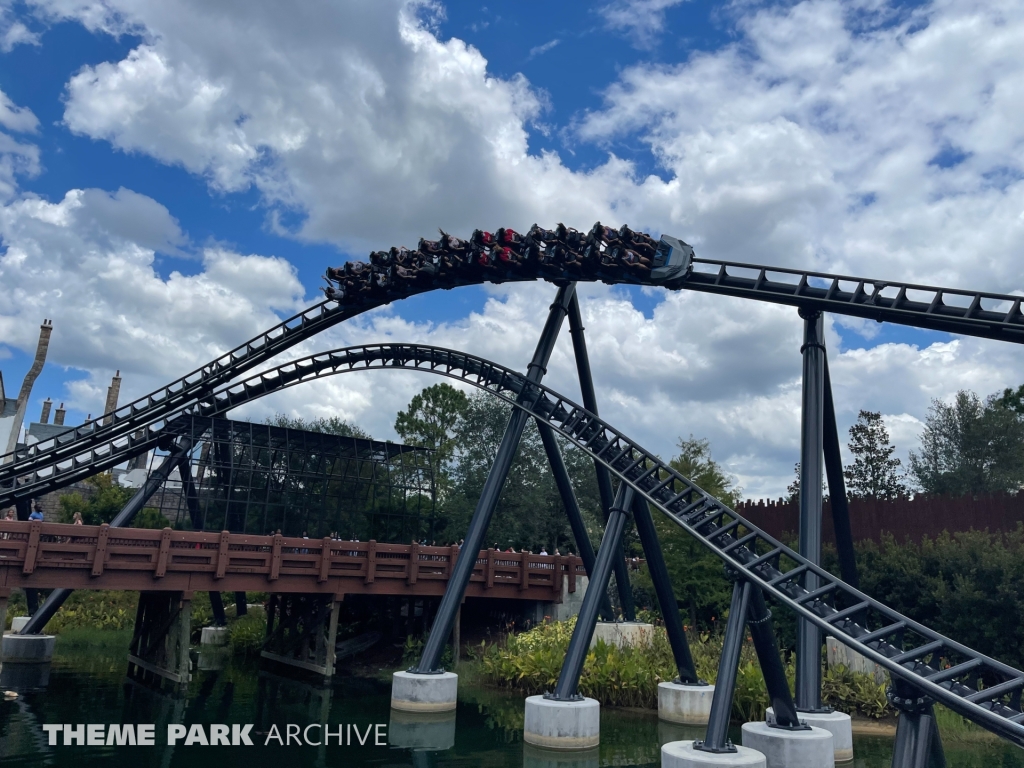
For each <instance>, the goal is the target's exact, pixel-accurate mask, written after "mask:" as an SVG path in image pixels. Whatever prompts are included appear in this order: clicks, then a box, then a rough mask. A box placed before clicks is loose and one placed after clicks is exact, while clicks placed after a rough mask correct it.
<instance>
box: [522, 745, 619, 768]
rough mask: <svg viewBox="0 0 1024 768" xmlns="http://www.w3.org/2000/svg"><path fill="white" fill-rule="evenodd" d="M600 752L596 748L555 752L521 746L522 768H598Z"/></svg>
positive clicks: (531, 746) (532, 746)
mask: <svg viewBox="0 0 1024 768" xmlns="http://www.w3.org/2000/svg"><path fill="white" fill-rule="evenodd" d="M599 765H601V751H600V749H599V748H598V747H594V748H593V749H585V750H583V751H581V752H556V751H554V750H550V749H541V748H540V747H535V746H534V745H533V744H523V768H598V766H599Z"/></svg>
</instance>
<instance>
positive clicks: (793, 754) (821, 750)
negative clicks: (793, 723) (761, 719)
mask: <svg viewBox="0 0 1024 768" xmlns="http://www.w3.org/2000/svg"><path fill="white" fill-rule="evenodd" d="M742 732H743V746H745V747H750V748H751V749H756V750H757V751H758V752H760V753H761V754H763V755H764V757H765V760H766V761H767V766H766V768H835V764H836V761H835V749H834V747H833V746H832V734H831V733H829V732H828V731H826V730H824V729H823V728H814V727H813V726H812V727H811V728H810V729H808V730H806V731H789V730H785V729H784V728H772V727H771V726H770V725H768V724H767V723H744V724H743V727H742Z"/></svg>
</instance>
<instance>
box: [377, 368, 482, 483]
mask: <svg viewBox="0 0 1024 768" xmlns="http://www.w3.org/2000/svg"><path fill="white" fill-rule="evenodd" d="M468 406H469V397H468V396H467V395H466V393H465V392H462V391H460V390H458V389H456V388H455V387H453V386H452V385H451V384H446V383H441V384H434V385H433V386H430V387H427V388H426V389H424V390H423V391H422V392H420V393H419V394H418V395H416V396H414V397H413V399H412V400H410V401H409V405H408V407H407V408H406V409H405V410H404V411H399V412H398V416H396V417H395V432H397V433H398V436H399V437H401V438H402V440H404V441H405V442H406V443H409V444H410V445H418V446H421V447H423V448H427V449H429V450H431V451H432V452H433V462H434V467H433V469H434V477H435V478H436V479H437V481H438V482H439V483H442V484H443V481H444V480H445V479H446V478H447V476H448V472H449V469H450V464H451V461H452V457H453V456H454V454H455V449H456V446H457V445H458V441H457V439H456V437H457V434H458V430H459V425H460V423H461V422H462V419H463V417H464V415H465V413H466V409H467V408H468Z"/></svg>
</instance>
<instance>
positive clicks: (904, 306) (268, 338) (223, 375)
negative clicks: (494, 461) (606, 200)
mask: <svg viewBox="0 0 1024 768" xmlns="http://www.w3.org/2000/svg"><path fill="white" fill-rule="evenodd" d="M730 270H731V272H730ZM737 271H740V272H744V271H745V272H749V273H752V274H749V275H741V274H737ZM779 277H788V278H790V279H789V280H786V279H778V278H779ZM536 279H544V280H549V281H552V282H555V283H564V282H568V281H572V280H575V281H580V282H596V281H601V282H605V283H613V284H633V285H653V284H654V283H652V282H651V281H650V280H649V279H643V278H642V277H641V276H639V275H637V274H636V273H627V272H624V271H623V270H621V269H608V268H595V269H588V270H586V271H583V272H580V271H573V272H571V273H570V272H568V271H566V270H564V269H561V268H558V267H555V266H552V265H541V264H530V265H524V266H521V267H518V268H510V269H508V270H506V271H504V272H494V273H492V274H481V273H479V272H474V271H472V270H469V271H468V272H465V273H460V274H458V275H457V276H449V277H444V278H435V279H421V280H417V281H413V282H410V283H404V284H402V285H401V286H399V288H400V289H392V291H391V292H390V293H388V294H386V295H370V296H360V297H358V298H357V299H356V300H354V301H352V302H347V303H346V304H344V305H341V304H337V303H335V302H331V301H322V302H320V303H318V304H314V305H313V306H311V307H309V308H308V309H306V310H304V311H302V312H300V313H299V314H296V315H294V316H292V317H290V318H288V319H287V320H284V321H282V322H281V323H278V324H277V325H275V326H274V327H273V328H271V329H270V330H268V331H266V332H264V333H262V334H260V335H258V336H256V337H254V338H252V339H250V340H249V341H247V342H245V343H244V344H241V345H239V346H238V347H235V348H234V349H233V350H231V351H229V352H226V353H225V354H223V355H221V356H220V357H218V358H216V359H215V360H212V361H211V362H209V363H207V364H206V365H204V366H202V367H201V368H198V369H196V370H195V371H193V372H192V373H189V374H187V375H186V376H182V377H181V378H179V379H177V380H175V381H173V382H171V383H170V384H168V385H167V386H165V387H162V388H161V389H158V390H155V391H154V392H151V393H150V394H148V395H145V396H143V397H141V398H139V399H138V400H135V401H133V402H131V403H128V404H127V405H124V406H121V407H120V408H117V409H116V410H114V411H112V412H111V413H109V414H104V415H102V416H100V417H98V418H96V419H93V420H91V421H87V422H86V423H84V424H82V425H81V426H78V427H73V428H70V429H69V430H68V431H67V432H64V433H62V434H60V435H58V436H56V437H53V438H50V439H47V440H42V441H40V442H38V443H35V444H33V445H31V446H28V447H26V448H24V449H22V450H21V451H17V452H15V453H13V454H11V453H9V454H4V455H2V456H0V503H6V502H9V501H11V500H13V499H16V498H24V497H25V495H26V494H24V493H22V492H20V490H19V489H18V488H15V487H14V486H15V485H16V483H15V482H14V478H16V477H24V476H30V475H32V474H33V473H36V472H40V471H43V470H45V469H47V468H49V467H51V465H54V464H57V463H59V462H61V461H62V460H64V459H65V458H66V457H67V456H69V455H71V454H75V453H79V452H81V451H82V450H83V449H85V448H87V447H90V446H95V445H99V444H101V443H104V442H106V441H108V440H110V439H112V438H114V437H120V436H123V435H126V434H128V433H130V432H132V431H133V430H136V429H139V428H140V427H141V426H143V425H145V424H148V423H150V422H152V421H153V420H154V419H155V418H157V417H159V416H164V415H166V414H169V413H172V412H173V411H175V410H176V409H178V408H181V407H184V406H186V405H188V404H189V403H192V402H195V401H196V400H197V399H198V398H199V397H201V396H203V395H205V394H207V393H209V392H211V391H213V390H215V389H217V388H218V387H220V386H222V385H224V384H226V383H227V382H229V381H232V380H234V379H235V378H236V377H238V376H240V375H241V374H243V373H245V372H247V371H250V370H252V369H253V368H255V367H256V366H258V365H260V364H261V363H263V362H265V361H268V360H270V359H271V358H273V357H274V356H276V355H278V354H280V353H281V352H284V351H285V350H287V349H289V348H291V347H293V346H295V345H296V344H299V343H301V342H302V341H305V340H306V339H309V338H311V337H313V336H315V335H316V334H318V333H320V332H321V331H324V330H326V329H327V328H330V327H331V326H333V325H335V324H337V323H339V322H341V321H343V320H346V319H348V318H351V317H354V316H356V315H358V314H361V313H363V312H366V311H368V310H371V309H374V308H376V307H380V306H382V305H385V304H389V303H391V302H392V301H397V300H400V299H403V298H408V297H410V296H414V295H418V294H421V293H425V292H427V291H431V290H436V289H445V290H448V289H451V288H455V287H461V286H468V285H479V284H482V283H485V282H491V283H504V282H526V281H532V280H536ZM815 282H817V283H820V285H815ZM844 283H846V284H848V287H844ZM662 285H663V286H664V287H665V288H668V289H669V290H693V291H700V292H704V293H715V294H720V295H725V296H736V297H740V298H747V299H754V300H758V301H767V302H771V303H776V304H787V305H790V306H797V307H807V308H813V309H817V310H819V311H823V312H833V313H837V314H845V315H851V316H854V317H861V318H866V319H873V320H877V321H879V322H892V323H899V324H903V325H911V326H916V327H920V328H928V329H932V330H938V331H945V332H949V333H957V334H962V335H967V336H978V337H981V338H990V339H998V340H1002V341H1010V342H1014V343H1024V314H1022V312H1021V307H1020V304H1021V300H1022V298H1024V297H1022V296H1015V295H1010V294H998V293H991V292H985V291H965V290H959V289H951V288H941V287H934V286H926V285H919V284H914V283H903V282H893V281H883V280H872V279H868V278H860V277H850V276H845V275H832V274H829V273H825V272H814V271H802V270H796V269H788V268H784V267H769V266H763V265H758V264H747V263H743V262H728V261H718V260H714V259H700V258H694V259H693V262H692V265H691V269H690V271H689V272H688V273H687V274H686V276H684V277H680V278H674V279H671V280H669V281H667V282H665V283H662ZM913 293H920V294H923V295H922V296H921V297H919V298H914V297H913V296H912V295H911V294H913ZM946 297H956V298H957V299H958V300H959V304H947V303H946V302H945V301H944V299H945V298H946ZM996 307H1000V308H998V309H997V308H996ZM108 419H109V422H110V423H109V424H104V423H103V422H104V421H107V420H108ZM4 491H10V493H4Z"/></svg>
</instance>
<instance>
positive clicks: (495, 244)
mask: <svg viewBox="0 0 1024 768" xmlns="http://www.w3.org/2000/svg"><path fill="white" fill-rule="evenodd" d="M439 232H440V235H441V236H440V238H439V239H438V240H426V239H422V238H421V239H420V241H419V242H418V243H417V247H416V250H415V251H413V250H410V249H408V248H405V247H395V248H391V249H390V250H389V251H373V252H372V253H371V254H370V260H369V263H366V262H361V261H350V262H347V263H346V264H345V265H344V266H343V267H329V268H328V269H327V275H326V279H327V282H328V286H327V287H326V288H324V289H323V290H324V293H325V294H326V295H327V297H328V298H329V299H332V300H334V301H338V302H344V301H346V300H351V299H353V298H355V297H357V296H359V295H360V294H366V293H370V294H374V295H378V296H379V295H384V296H387V297H392V296H394V297H398V296H401V295H404V294H405V293H407V292H408V289H405V288H402V287H401V286H403V285H411V284H413V283H415V282H418V281H436V282H438V283H440V284H441V286H444V284H445V283H448V284H454V283H455V282H456V281H457V277H458V275H459V274H461V273H469V274H472V273H476V274H477V275H478V276H479V277H480V278H483V277H484V276H485V275H486V276H488V277H487V278H486V279H488V280H490V279H496V280H502V279H510V278H512V279H514V277H516V276H518V275H523V276H530V275H531V274H535V275H536V276H540V274H541V273H542V272H545V273H552V272H554V273H556V274H557V273H561V275H562V277H563V279H564V278H571V279H576V278H579V277H583V276H590V275H593V274H594V273H598V274H601V273H604V274H608V273H617V274H618V275H629V274H633V275H636V278H634V279H641V278H644V277H646V276H647V275H649V274H650V273H651V272H652V270H653V269H654V266H655V256H656V254H657V252H658V242H657V241H656V240H654V238H652V237H651V236H650V235H647V234H644V233H642V232H637V231H635V230H632V229H630V228H629V227H628V226H622V227H620V228H619V229H617V230H616V229H613V228H612V227H608V226H605V225H604V224H601V223H600V222H597V223H596V224H594V226H593V227H592V228H591V229H590V231H589V232H587V233H586V234H584V233H582V232H580V231H579V230H577V229H573V228H572V227H567V226H566V225H565V224H562V223H559V224H558V225H557V226H556V227H555V229H553V230H552V229H544V228H543V227H541V226H539V225H537V224H534V225H533V226H532V227H531V228H530V230H529V232H527V233H526V234H525V235H523V234H520V233H519V232H516V231H515V230H514V229H511V228H508V227H501V228H500V229H498V230H497V231H496V232H494V233H491V232H487V231H485V230H481V229H477V230H474V232H473V234H472V236H471V237H470V238H469V240H462V239H460V238H457V237H455V236H453V235H450V234H448V233H447V232H445V231H444V230H439ZM491 275H493V278H492V277H490V276H491ZM335 284H337V287H335Z"/></svg>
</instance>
